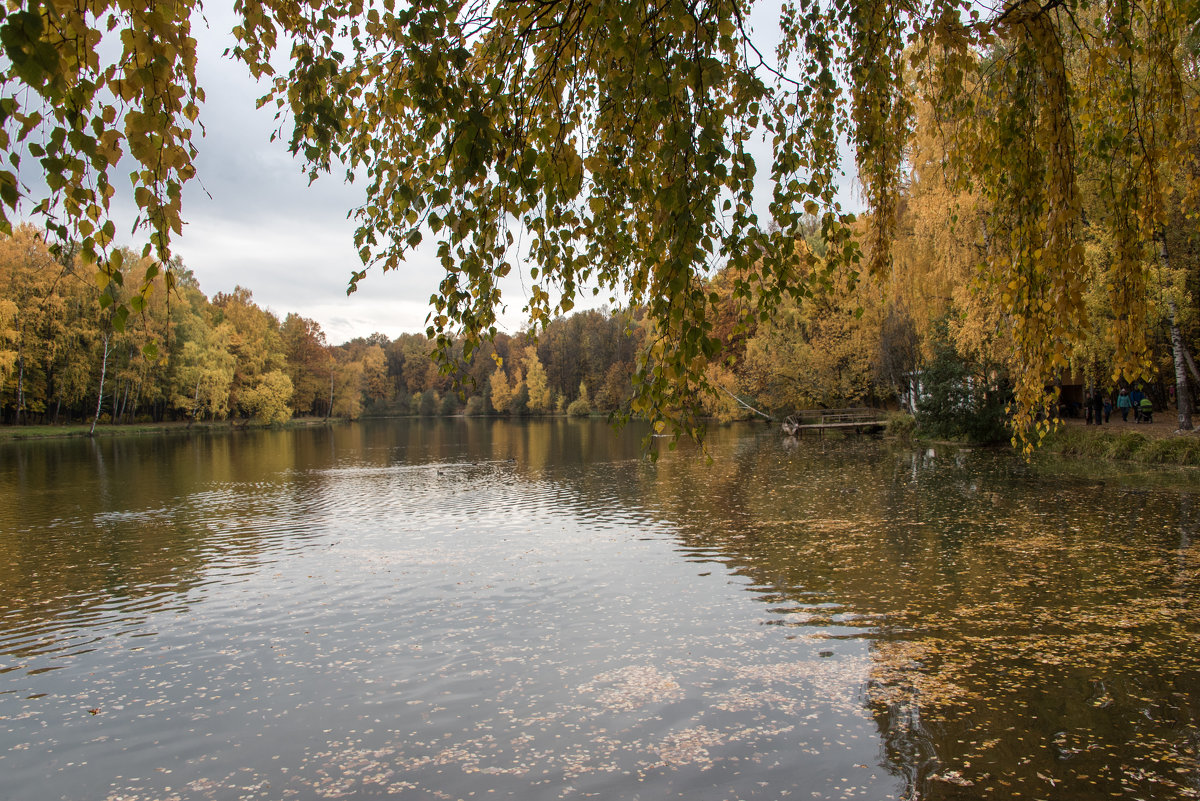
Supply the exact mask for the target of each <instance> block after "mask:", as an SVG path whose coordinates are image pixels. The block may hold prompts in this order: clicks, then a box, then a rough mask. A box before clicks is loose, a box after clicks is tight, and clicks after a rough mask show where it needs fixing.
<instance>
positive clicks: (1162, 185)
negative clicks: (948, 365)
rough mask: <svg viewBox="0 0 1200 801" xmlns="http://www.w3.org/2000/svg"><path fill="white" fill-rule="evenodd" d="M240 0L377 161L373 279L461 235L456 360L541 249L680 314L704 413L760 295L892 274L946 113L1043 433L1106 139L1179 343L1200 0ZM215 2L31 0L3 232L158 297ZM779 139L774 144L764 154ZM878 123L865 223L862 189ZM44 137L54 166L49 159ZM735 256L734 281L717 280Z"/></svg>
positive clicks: (546, 298) (683, 407) (569, 268)
mask: <svg viewBox="0 0 1200 801" xmlns="http://www.w3.org/2000/svg"><path fill="white" fill-rule="evenodd" d="M235 11H236V12H237V14H238V15H239V23H238V25H237V26H236V27H235V29H234V31H233V32H234V35H235V37H236V38H237V45H236V46H235V47H233V48H232V49H231V54H232V55H233V56H234V57H235V58H238V59H240V60H241V61H242V62H244V63H245V64H246V65H247V67H248V69H249V71H250V73H251V74H253V75H255V76H259V77H266V78H269V79H270V84H269V87H270V88H269V91H268V93H267V95H266V96H265V97H264V98H263V100H262V102H263V103H267V104H272V103H273V104H275V105H276V106H277V107H278V109H279V111H280V114H281V118H284V119H287V120H290V122H291V133H290V147H291V149H292V150H293V151H294V152H296V153H298V154H299V155H301V156H302V157H303V158H304V159H305V160H306V163H307V164H308V169H309V170H310V171H311V173H312V174H313V175H314V176H316V175H318V174H320V173H322V172H326V171H330V170H339V171H340V170H344V171H345V175H346V177H347V179H349V180H365V181H366V182H367V184H368V193H367V200H366V202H365V203H364V205H363V206H362V207H360V208H358V209H355V210H354V212H353V213H354V215H355V218H356V220H357V223H358V228H357V232H356V245H357V246H358V248H359V253H360V255H361V257H362V261H363V265H362V269H361V270H359V271H357V272H355V273H354V275H353V276H352V278H351V282H350V289H354V288H355V287H356V286H357V285H358V283H359V282H360V281H361V279H363V278H364V277H365V276H366V274H367V273H368V271H369V270H371V269H381V270H383V271H387V270H391V269H397V268H399V267H400V265H401V264H402V262H403V261H404V259H405V257H406V256H407V255H408V254H409V253H410V252H411V251H412V249H413V248H415V247H416V246H417V245H418V244H419V243H420V242H421V240H422V239H423V238H424V237H426V236H429V235H432V236H433V237H435V238H436V240H437V253H438V256H439V258H440V259H441V264H442V266H443V268H444V270H445V275H444V278H443V280H442V282H441V284H440V287H439V290H438V292H437V293H436V294H435V295H434V296H433V298H432V299H431V302H432V307H433V308H432V312H431V315H430V321H429V330H428V332H427V333H428V335H429V336H430V338H431V339H432V340H433V341H434V342H435V350H436V354H437V355H438V356H439V358H440V359H441V360H442V361H443V362H449V361H451V360H453V359H454V358H456V357H458V356H462V357H466V358H469V357H470V355H471V353H472V352H473V351H474V350H476V349H478V348H479V347H480V345H481V344H482V343H483V342H485V341H486V340H487V339H488V338H489V337H492V336H494V335H495V332H496V327H495V326H496V308H497V305H498V303H499V302H500V295H499V284H498V282H499V280H500V279H501V278H503V277H504V276H505V275H507V274H509V273H510V272H511V271H513V270H522V271H526V272H527V275H528V277H529V279H530V280H531V281H532V282H533V283H532V285H531V288H530V298H529V302H528V313H529V318H530V320H531V322H532V323H533V324H534V327H535V328H536V327H539V326H540V327H544V326H545V325H547V324H548V323H549V322H550V321H551V320H552V319H554V318H555V317H556V316H558V315H560V314H562V313H565V312H567V311H568V310H570V309H571V308H572V306H573V304H574V301H575V299H576V296H577V293H578V291H579V290H580V288H581V287H592V288H593V291H594V292H596V293H599V294H608V295H610V296H611V297H614V298H619V299H621V300H622V301H624V302H627V303H629V304H630V305H632V306H639V307H641V308H644V310H645V314H646V317H647V319H648V320H649V321H650V322H651V324H652V332H651V334H650V335H649V336H647V337H646V339H645V344H644V345H643V347H642V350H641V353H640V355H639V356H638V362H637V365H636V372H635V396H634V401H633V405H632V410H633V411H634V412H635V413H643V414H648V415H650V416H653V417H657V418H665V419H666V420H668V421H670V422H671V423H673V424H674V425H675V426H676V427H677V429H678V430H681V431H688V432H691V431H696V430H697V429H698V427H699V423H698V418H697V416H696V415H697V414H698V412H699V410H700V409H701V406H700V396H701V395H702V394H703V391H704V390H705V389H706V388H708V387H709V386H710V384H711V379H710V376H711V375H712V371H711V370H710V369H709V367H710V365H712V364H713V363H714V362H716V361H718V359H719V357H720V353H721V348H722V342H721V337H720V336H719V332H718V331H717V329H716V326H717V324H718V322H720V321H721V320H722V319H723V318H724V317H727V316H728V311H729V309H731V308H732V309H735V310H736V311H737V320H736V321H735V327H736V326H741V327H742V328H746V327H749V326H751V325H753V324H754V323H755V322H757V321H766V320H769V319H771V318H772V316H773V315H774V314H775V312H776V311H777V310H778V309H780V308H781V304H783V303H785V302H786V303H791V302H793V301H800V300H802V299H803V298H806V297H809V296H811V295H812V294H814V293H815V292H817V291H819V290H821V289H823V288H827V287H833V286H835V284H836V282H835V280H834V276H835V274H837V275H839V276H840V278H839V279H838V281H841V282H843V283H842V284H837V285H840V286H843V288H844V289H852V288H853V284H854V282H855V280H856V279H857V278H858V275H859V271H860V267H859V265H860V264H862V265H863V270H864V271H865V272H867V273H869V274H871V275H875V276H879V275H885V274H887V273H888V272H889V270H890V268H891V265H892V258H893V256H892V253H893V250H892V245H893V241H894V239H895V236H896V225H897V219H898V206H899V203H900V199H901V196H902V189H903V188H904V185H905V182H906V181H908V180H911V179H912V177H913V170H914V169H917V167H915V166H914V164H913V163H912V162H911V161H910V160H909V150H908V148H909V145H910V135H911V130H912V125H913V120H914V117H915V116H916V114H917V113H918V112H919V111H921V109H922V108H925V107H928V109H930V110H929V111H928V112H927V113H928V114H929V115H930V117H931V118H932V119H933V120H934V121H935V122H936V127H937V129H938V131H939V132H940V134H939V135H940V136H941V137H942V139H943V141H944V143H945V145H946V146H945V147H944V148H943V150H942V152H943V154H944V156H943V158H942V159H941V160H940V163H938V164H936V165H928V164H921V165H920V166H919V168H920V169H927V168H932V169H936V170H939V171H941V172H942V173H943V176H942V178H943V181H944V183H945V185H946V186H947V193H948V195H950V196H956V197H959V198H969V199H970V205H971V215H972V216H973V217H976V218H978V220H979V225H978V226H977V227H974V228H970V229H964V236H966V237H971V238H973V239H977V240H978V250H979V258H978V262H979V266H980V270H979V273H978V278H979V280H980V281H981V282H982V283H983V284H986V285H987V286H988V287H990V289H989V291H988V292H987V293H986V296H987V297H989V298H991V299H992V303H993V307H994V310H995V312H996V314H995V317H996V319H997V320H998V322H997V325H998V326H1001V327H1003V329H1004V330H1003V337H1004V339H1005V341H1006V342H1008V343H1010V354H1009V359H1010V362H1011V367H1012V374H1013V375H1014V376H1015V378H1016V382H1015V384H1016V385H1015V390H1014V391H1015V398H1016V404H1015V406H1016V409H1017V412H1018V413H1017V417H1016V423H1017V430H1018V432H1022V433H1023V435H1024V434H1027V433H1028V432H1030V431H1034V430H1037V429H1036V425H1037V423H1036V420H1037V416H1038V412H1039V410H1040V409H1041V407H1042V406H1043V404H1044V403H1045V391H1044V387H1045V386H1046V384H1047V383H1048V382H1049V381H1050V380H1051V379H1052V378H1053V376H1054V375H1055V374H1056V372H1059V371H1061V370H1063V369H1065V368H1066V367H1067V365H1068V362H1069V360H1070V357H1071V352H1072V348H1073V347H1074V346H1075V344H1076V343H1077V341H1078V336H1079V331H1080V330H1081V329H1082V328H1083V327H1084V325H1085V323H1086V305H1087V304H1086V303H1085V299H1084V294H1085V293H1084V289H1085V287H1084V286H1083V281H1084V275H1085V270H1084V269H1083V264H1084V249H1083V244H1082V242H1081V238H1080V225H1081V221H1082V219H1083V215H1084V210H1085V203H1084V195H1083V190H1082V188H1081V185H1080V177H1079V176H1080V161H1081V158H1082V155H1081V154H1086V155H1087V157H1088V158H1091V159H1096V160H1098V161H1099V162H1101V163H1102V165H1103V167H1102V168H1101V169H1097V170H1094V171H1093V173H1092V174H1093V175H1097V176H1100V178H1099V180H1097V181H1096V183H1095V184H1094V185H1090V186H1089V187H1087V188H1088V190H1089V192H1090V193H1091V194H1090V195H1089V197H1091V198H1093V199H1094V200H1095V202H1094V205H1093V206H1092V207H1090V208H1089V210H1088V213H1089V214H1095V215H1097V217H1098V218H1099V219H1102V220H1104V221H1105V222H1106V224H1107V225H1108V226H1109V229H1110V231H1111V239H1112V242H1113V243H1114V252H1115V253H1116V256H1117V257H1116V258H1115V259H1114V261H1113V263H1112V266H1111V269H1110V270H1109V276H1108V279H1107V280H1108V285H1109V287H1110V296H1111V297H1110V300H1111V302H1112V304H1113V307H1114V308H1115V309H1116V311H1117V313H1116V314H1115V315H1114V321H1115V322H1114V326H1113V338H1114V347H1115V353H1116V358H1115V362H1114V363H1115V364H1116V365H1117V366H1118V367H1117V369H1118V371H1119V372H1120V373H1121V374H1122V375H1124V376H1125V377H1126V378H1129V379H1133V378H1136V377H1138V376H1140V375H1141V374H1142V373H1143V372H1144V371H1145V370H1146V369H1148V366H1147V362H1146V356H1145V351H1146V349H1145V341H1144V338H1142V335H1141V332H1142V331H1144V328H1145V316H1146V309H1147V305H1148V301H1147V298H1146V287H1147V285H1148V280H1147V275H1148V272H1149V271H1151V270H1154V269H1157V268H1159V267H1161V266H1164V265H1161V264H1160V261H1161V259H1160V254H1162V253H1163V248H1162V247H1160V245H1161V243H1162V242H1164V241H1165V238H1164V235H1163V230H1164V228H1165V225H1166V221H1167V219H1168V216H1169V214H1170V213H1171V209H1172V208H1173V205H1172V204H1173V203H1174V204H1175V205H1176V206H1177V205H1178V204H1179V198H1181V197H1187V198H1191V197H1192V196H1193V195H1192V192H1193V189H1192V184H1193V181H1192V178H1193V176H1194V173H1195V160H1194V155H1195V153H1196V152H1197V143H1196V140H1195V136H1194V130H1193V122H1194V119H1193V117H1194V112H1195V108H1194V105H1195V99H1196V93H1195V92H1192V91H1190V89H1189V80H1190V79H1191V78H1193V77H1194V68H1195V66H1196V63H1195V55H1196V52H1195V42H1194V39H1193V38H1192V37H1193V33H1194V25H1195V22H1196V18H1197V8H1196V6H1195V5H1194V3H1193V2H1191V0H1143V2H1140V3H1138V2H1131V1H1130V0H1103V1H1102V2H1092V1H1091V0H1049V2H1045V3H1041V2H1034V1H1033V0H1021V1H1019V2H1008V3H1003V4H1001V5H1000V6H999V7H997V8H996V9H994V10H991V11H988V12H987V13H982V12H981V7H980V6H977V5H975V4H973V3H969V2H965V1H962V0H932V1H931V2H929V3H926V4H912V3H907V2H898V0H875V1H874V2H852V1H851V0H832V1H831V2H824V3H821V2H815V0H800V2H795V1H794V0H787V2H785V3H784V5H783V7H782V11H781V15H780V20H779V24H780V30H781V33H782V42H781V44H780V45H779V47H778V49H777V52H776V53H774V54H768V53H763V52H762V51H760V50H759V49H758V48H757V47H756V46H755V44H754V38H753V35H752V32H751V31H750V28H749V25H750V23H749V19H750V14H751V11H752V3H750V2H742V1H740V0H693V2H683V1H682V0H660V2H653V3H645V2H639V3H633V2H611V3H600V2H586V1H585V0H561V1H559V0H513V1H512V2H492V1H491V0H413V1H412V2H409V3H401V4H397V3H395V2H394V0H382V1H381V2H372V1H370V0H339V1H337V2H315V1H314V2H311V3H300V2H297V0H235ZM198 12H199V3H198V2H196V0H179V1H178V2H172V3H165V4H164V3H155V4H152V5H146V4H143V3H139V2H137V1H136V0H96V2H92V3H89V4H83V5H80V4H76V3H68V2H65V0H29V2H27V3H25V4H20V3H15V2H14V3H10V4H9V5H8V6H7V7H6V9H5V10H4V12H3V13H4V16H3V19H2V20H0V41H2V43H3V46H4V52H5V56H6V60H5V63H4V65H3V73H2V78H0V83H2V86H0V151H3V153H4V155H5V156H6V157H7V165H6V166H5V167H4V168H3V169H0V200H3V209H4V213H5V215H6V216H5V218H4V224H5V225H6V226H10V225H11V223H10V220H11V218H12V217H13V216H14V215H15V214H17V213H18V210H19V208H24V207H23V206H21V205H20V204H21V201H22V199H25V200H26V201H27V202H28V203H29V204H31V205H30V208H32V210H33V213H34V214H35V215H36V216H38V217H39V218H40V219H41V220H43V221H44V222H45V223H46V225H47V226H48V227H49V229H50V230H52V231H53V232H55V233H56V234H58V235H59V236H60V238H61V239H62V240H63V241H64V242H67V241H71V242H76V243H78V244H79V247H80V249H81V255H82V257H83V259H84V261H85V262H91V263H95V264H98V265H99V267H100V274H101V276H102V279H101V280H102V281H103V280H105V279H106V280H107V281H108V283H109V286H108V288H107V289H106V290H105V292H106V296H105V297H106V299H107V302H108V303H112V302H117V303H118V306H120V305H121V303H122V301H120V300H118V298H119V297H125V296H127V295H129V293H128V292H127V293H124V294H122V293H119V292H117V291H116V290H115V289H114V288H113V287H116V286H119V285H120V284H122V283H123V281H124V278H125V274H126V273H137V274H135V275H134V276H133V277H134V279H136V280H137V282H138V285H139V287H140V289H138V290H136V291H135V292H134V293H133V295H132V298H133V299H132V301H130V302H129V303H130V307H131V309H132V310H133V311H137V310H139V308H140V307H142V306H144V304H145V299H146V297H147V293H148V292H150V291H151V288H152V287H153V286H154V278H155V276H156V275H157V274H158V273H159V271H160V270H163V269H165V265H167V264H168V263H169V262H168V259H169V256H170V242H171V236H172V234H173V233H178V232H179V230H180V226H181V224H182V220H183V209H182V208H181V205H180V198H181V193H180V190H181V187H182V185H183V184H184V183H185V182H186V181H188V180H190V179H191V178H192V177H193V175H194V167H193V164H192V161H193V158H194V156H195V152H196V151H195V148H194V146H193V144H192V137H193V134H194V132H195V130H196V126H197V125H198V122H197V120H198V114H199V106H200V103H201V102H202V100H203V96H204V95H203V90H202V89H201V88H200V87H199V86H198V85H197V82H196V77H195V75H196V72H195V67H196V46H195V44H196V43H195V39H194V38H193V36H192V34H191V25H192V21H193V18H194V17H196V15H197V14H198ZM760 136H765V137H766V139H767V141H768V142H769V144H770V148H771V156H770V159H769V164H768V165H763V164H759V163H757V162H756V159H755V158H754V156H753V153H752V151H753V141H754V140H755V138H756V137H760ZM847 141H848V142H849V143H851V144H852V145H853V148H854V152H855V161H856V165H855V166H856V168H857V175H858V180H859V181H860V183H861V195H862V197H863V199H864V200H865V202H866V205H867V207H868V209H867V214H866V215H865V216H864V219H863V220H860V221H856V220H855V219H854V217H853V215H851V214H848V213H846V212H845V211H844V210H843V209H842V208H841V207H840V206H839V204H838V203H837V202H836V199H835V198H836V195H837V192H838V189H839V185H840V183H841V182H842V181H843V180H844V178H843V175H842V168H843V165H841V164H840V159H839V149H840V146H841V144H842V142H847ZM123 155H124V156H125V157H126V158H128V159H130V160H131V161H132V163H133V164H134V165H135V169H133V171H132V172H131V173H130V179H131V181H132V184H133V190H134V199H135V201H136V203H137V206H138V208H139V209H140V210H141V217H140V219H139V221H138V225H139V226H141V227H144V228H145V229H146V230H147V232H148V237H147V238H148V240H149V244H148V245H147V246H146V250H145V251H144V253H143V256H144V258H143V260H142V261H140V262H136V265H137V266H136V267H135V266H132V265H131V264H130V263H129V261H134V260H129V261H125V260H122V259H121V257H120V256H119V255H118V254H119V253H120V251H116V250H114V249H113V241H114V237H115V235H116V232H115V228H114V225H113V223H112V221H111V219H110V214H109V201H110V199H111V197H112V196H113V193H114V189H113V183H112V173H113V171H114V170H115V169H116V168H117V166H118V161H119V160H121V157H122V156H123ZM30 162H34V163H36V165H37V167H36V170H37V171H38V174H39V176H40V178H41V179H44V181H45V186H44V187H42V186H41V185H40V183H39V182H38V181H33V180H30V179H28V178H23V175H24V173H23V172H22V170H24V169H26V168H25V165H27V164H29V163H30ZM125 163H126V162H125V161H121V164H122V165H124V164H125ZM764 166H766V167H767V169H766V170H760V168H761V167H764ZM763 182H766V183H767V184H768V185H769V186H770V188H771V198H770V201H769V203H768V204H767V206H766V208H765V209H764V208H760V207H758V206H756V205H755V203H754V198H755V195H754V190H755V187H756V186H757V185H759V184H761V183H763ZM814 221H815V229H816V232H817V234H816V236H815V237H814V235H813V229H814ZM813 243H817V245H816V246H815V247H814V246H813ZM720 269H725V270H727V271H728V274H729V275H731V276H733V279H732V284H731V294H732V300H733V302H732V303H730V301H729V298H726V297H722V296H721V295H719V294H718V293H716V292H714V291H712V288H711V286H710V281H709V279H710V278H711V277H712V276H713V275H714V274H715V273H716V272H717V271H718V270H720ZM169 278H170V276H168V279H169ZM845 282H848V285H847V284H846V283H845ZM167 285H168V287H169V286H170V281H169V280H168V282H167ZM138 298H141V300H140V301H139V300H138Z"/></svg>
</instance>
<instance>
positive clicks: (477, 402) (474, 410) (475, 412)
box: [463, 395, 487, 417]
mask: <svg viewBox="0 0 1200 801" xmlns="http://www.w3.org/2000/svg"><path fill="white" fill-rule="evenodd" d="M486 413H487V402H486V401H484V399H483V396H482V395H472V396H471V397H469V398H467V405H466V408H464V409H463V414H465V415H466V416H467V417H478V416H479V415H481V414H486Z"/></svg>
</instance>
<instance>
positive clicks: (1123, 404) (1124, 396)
mask: <svg viewBox="0 0 1200 801" xmlns="http://www.w3.org/2000/svg"><path fill="white" fill-rule="evenodd" d="M1132 408H1133V401H1131V400H1130V399H1129V390H1128V389H1126V388H1125V387H1121V392H1120V393H1119V394H1118V395H1117V409H1118V410H1119V411H1120V412H1121V422H1122V423H1128V422H1129V410H1130V409H1132Z"/></svg>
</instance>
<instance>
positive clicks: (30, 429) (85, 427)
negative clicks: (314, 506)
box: [0, 417, 339, 442]
mask: <svg viewBox="0 0 1200 801" xmlns="http://www.w3.org/2000/svg"><path fill="white" fill-rule="evenodd" d="M327 422H329V421H328V420H326V419H325V418H321V417H298V418H295V419H293V420H289V421H288V422H286V423H284V424H283V426H282V427H283V428H298V427H304V426H314V425H324V424H325V423H327ZM334 422H339V421H334ZM261 427H262V426H256V425H255V424H253V423H250V424H247V423H245V422H244V421H237V422H234V421H230V420H220V421H216V422H204V423H193V424H192V425H190V426H189V425H188V424H187V423H186V422H169V423H129V424H120V425H112V424H111V423H103V424H101V425H98V426H96V432H95V436H97V437H128V436H145V435H147V434H182V433H191V434H197V433H216V432H227V431H240V430H243V429H246V428H261ZM90 432H91V424H90V423H80V424H78V425H61V426H56V425H41V426H0V442H3V441H5V440H19V439H20V440H29V439H61V438H64V437H86V436H88V435H89V433H90Z"/></svg>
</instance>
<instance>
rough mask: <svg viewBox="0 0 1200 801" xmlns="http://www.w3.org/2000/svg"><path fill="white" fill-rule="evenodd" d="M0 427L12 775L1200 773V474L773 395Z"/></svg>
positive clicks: (708, 781) (45, 794) (1062, 785)
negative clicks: (528, 410)
mask: <svg viewBox="0 0 1200 801" xmlns="http://www.w3.org/2000/svg"><path fill="white" fill-rule="evenodd" d="M640 436H641V432H639V431H636V430H626V431H624V432H622V433H620V434H614V433H613V432H612V430H611V429H609V428H608V427H607V426H605V425H603V424H599V423H585V422H568V421H556V422H550V423H530V424H511V423H504V422H488V421H446V422H424V423H418V422H403V421H400V422H388V423H371V424H360V425H354V426H348V425H347V426H339V427H334V428H330V429H324V428H321V429H312V430H296V431H281V432H243V433H238V434H233V435H221V436H197V437H193V438H186V437H180V438H153V439H118V440H102V441H97V442H86V441H66V440H64V441H57V442H47V443H12V444H5V445H0V499H2V500H0V799H4V800H5V801H8V800H9V799H11V800H12V801H18V800H20V801H25V800H26V799H29V800H34V801H40V799H60V798H61V799H87V800H89V801H90V799H104V800H106V801H118V800H120V801H133V800H134V799H136V800H138V801H143V800H145V801H149V800H150V799H153V800H154V801H170V799H293V798H294V799H324V798H403V799H424V798H430V799H466V798H475V799H482V798H514V799H522V801H533V800H536V799H557V798H569V799H574V798H590V797H595V798H603V799H655V800H657V799H669V798H685V799H783V798H804V799H812V798H816V799H835V798H837V799H841V798H860V799H887V798H894V799H912V800H914V801H915V799H1009V798H1031V799H1033V798H1045V799H1052V798H1063V799H1085V800H1090V799H1111V798H1128V799H1139V798H1144V799H1150V798H1153V799H1182V798H1196V797H1198V796H1200V758H1198V755H1197V748H1198V746H1200V729H1198V727H1197V725H1196V723H1197V714H1198V712H1200V705H1198V701H1200V625H1198V620H1197V600H1198V599H1200V583H1198V581H1197V579H1198V577H1200V549H1198V548H1197V547H1196V546H1194V545H1193V544H1192V543H1193V540H1194V539H1195V538H1196V537H1197V535H1198V529H1200V498H1198V497H1197V495H1198V494H1200V482H1198V481H1197V480H1196V476H1195V474H1190V473H1189V474H1178V473H1176V474H1172V475H1166V476H1163V475H1155V474H1153V473H1148V472H1138V473H1136V474H1134V475H1121V473H1120V471H1118V470H1110V471H1108V472H1107V473H1106V474H1103V475H1097V474H1095V473H1087V472H1085V471H1081V470H1078V469H1074V468H1072V467H1071V466H1070V465H1058V466H1041V467H1034V468H1028V467H1025V466H1024V465H1022V464H1020V463H1019V462H1016V461H1014V460H1012V459H1010V458H1009V457H1008V456H1006V455H1004V454H996V453H991V452H987V451H938V452H926V451H921V452H912V451H909V450H903V449H896V448H895V447H894V446H889V445H887V444H885V443H879V442H871V441H843V442H837V441H821V440H809V441H805V442H800V443H798V444H797V443H792V444H790V445H789V444H787V443H784V442H783V441H781V439H780V437H779V435H778V433H777V431H775V430H766V429H762V428H749V427H746V428H732V429H728V428H727V429H721V430H718V431H716V432H714V433H713V434H712V435H711V438H710V443H709V445H710V451H711V454H712V456H713V462H712V463H711V464H709V463H707V462H706V460H705V459H704V458H703V457H702V456H700V455H698V454H696V453H695V452H694V451H690V450H689V449H686V448H684V449H682V451H681V452H677V453H669V454H666V455H664V457H663V458H662V459H661V460H660V461H658V462H657V463H653V464H652V463H648V462H646V461H644V460H642V459H640V458H639V455H640Z"/></svg>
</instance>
